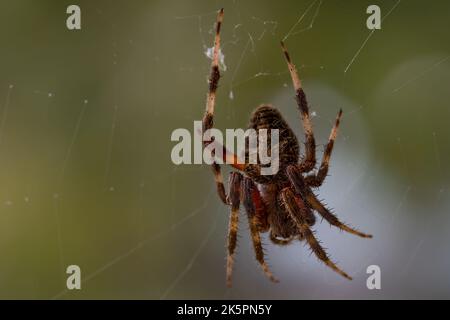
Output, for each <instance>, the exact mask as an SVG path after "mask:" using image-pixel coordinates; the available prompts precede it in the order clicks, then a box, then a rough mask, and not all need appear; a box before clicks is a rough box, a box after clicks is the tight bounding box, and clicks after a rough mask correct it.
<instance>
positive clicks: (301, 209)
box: [281, 188, 352, 280]
mask: <svg viewBox="0 0 450 320" xmlns="http://www.w3.org/2000/svg"><path fill="white" fill-rule="evenodd" d="M300 200H301V199H300ZM281 201H282V203H283V204H284V206H285V208H286V210H287V211H288V212H289V215H290V217H291V218H292V220H293V221H294V222H295V224H296V225H297V227H298V228H299V231H300V232H301V234H302V236H303V237H304V238H305V239H306V241H307V242H308V244H309V246H310V248H311V250H312V251H313V252H314V254H315V255H316V256H317V258H319V260H321V261H323V262H324V263H325V264H326V265H327V266H328V267H330V268H331V269H333V270H334V271H335V272H337V273H339V274H340V275H341V276H343V277H345V278H347V279H349V280H352V278H351V277H350V276H349V275H348V274H347V273H345V272H344V271H342V270H341V269H339V268H338V267H337V266H336V264H335V263H333V262H332V261H331V260H330V258H329V257H328V255H327V253H326V252H325V250H324V249H323V248H322V246H321V245H320V243H319V241H317V239H316V238H315V237H314V234H313V233H312V231H311V229H310V228H309V226H308V224H307V223H306V220H305V217H306V216H307V211H308V210H309V208H308V207H307V206H306V204H305V203H304V202H303V201H302V200H301V201H298V199H296V197H295V194H294V193H293V192H292V191H291V189H290V188H285V189H283V190H282V191H281Z"/></svg>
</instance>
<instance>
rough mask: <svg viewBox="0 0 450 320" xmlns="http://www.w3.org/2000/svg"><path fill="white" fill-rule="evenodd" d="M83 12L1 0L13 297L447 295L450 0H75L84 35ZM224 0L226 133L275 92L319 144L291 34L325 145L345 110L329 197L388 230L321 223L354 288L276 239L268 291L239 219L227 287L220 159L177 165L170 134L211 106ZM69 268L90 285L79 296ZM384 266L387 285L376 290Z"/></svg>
mask: <svg viewBox="0 0 450 320" xmlns="http://www.w3.org/2000/svg"><path fill="white" fill-rule="evenodd" d="M70 4H75V3H74V2H72V1H50V0H40V1H31V0H14V1H12V0H2V1H1V2H0V12H1V13H0V15H1V19H0V37H1V39H2V41H1V46H0V108H1V109H0V181H1V182H0V251H1V259H0V298H3V299H9V298H26V299H52V298H56V299H80V298H86V299H104V298H113V299H179V298H186V299H187V298H191V299H205V298H217V299H222V298H224V299H226V298H253V299H256V298H272V299H328V298H341V299H361V298H369V299H380V298H390V299H392V298H393V299H397V298H450V234H449V229H450V217H449V215H448V212H449V209H450V201H449V199H450V197H449V192H450V189H449V187H450V183H449V182H450V181H449V179H450V176H449V173H448V170H447V165H446V164H447V163H449V158H450V148H449V137H450V126H449V119H450V108H449V100H450V90H449V84H450V42H449V41H448V39H449V30H450V3H449V2H448V1H445V0H441V1H433V2H432V3H431V2H429V1H424V0H423V1H419V0H408V1H397V0H389V1H387V0H386V1H375V0H373V1H372V0H371V1H365V0H364V1H361V0H358V1H356V0H355V1H343V0H342V1H338V0H322V1H320V0H318V1H314V0H301V1H298V0H295V1H294V0H292V1H283V3H280V2H279V1H278V2H277V1H242V0H235V1H207V0H204V1H189V2H188V1H154V0H151V1H148V0H147V1H143V0H133V1H110V0H96V1H76V4H78V5H79V6H80V7H81V10H82V30H81V31H69V30H67V28H66V18H67V14H66V8H67V6H68V5H70ZM371 4H377V5H379V6H380V7H381V10H382V16H383V19H384V20H383V22H382V30H379V31H375V32H373V33H372V32H371V31H370V30H368V29H367V28H366V19H367V17H368V15H367V14H366V8H367V7H368V6H369V5H371ZM220 7H225V10H226V13H225V23H224V26H223V29H222V30H223V53H224V55H225V60H224V62H225V65H226V71H224V73H223V75H224V77H223V79H222V81H221V86H220V88H219V97H218V102H217V112H216V124H217V127H218V128H221V129H225V128H238V127H245V126H246V123H247V121H248V120H247V119H248V116H249V114H250V113H251V111H252V110H253V108H254V107H256V106H257V105H258V104H260V103H263V102H265V103H273V104H274V105H276V106H277V107H279V109H280V110H281V111H282V113H283V114H284V115H285V117H286V119H287V120H288V122H289V123H290V124H291V125H292V127H293V128H294V129H295V130H296V131H297V132H298V133H299V136H300V137H302V136H303V134H302V131H301V127H300V124H299V120H298V114H297V111H296V106H295V102H294V99H293V90H292V87H291V82H290V78H289V74H288V73H287V69H286V65H285V63H284V60H283V57H282V55H281V52H280V48H279V40H280V39H282V38H284V37H286V43H287V45H288V47H289V49H290V52H291V55H292V57H293V59H294V61H295V62H296V64H297V66H298V67H299V69H300V74H301V78H302V79H303V82H304V87H305V90H306V92H307V95H308V98H309V101H310V105H311V109H312V112H313V115H314V118H313V121H314V126H315V133H316V139H317V141H318V143H319V144H320V145H319V147H318V156H319V157H320V153H321V152H322V150H323V144H324V143H325V141H326V139H327V137H328V134H329V130H330V128H331V126H332V122H333V119H334V117H335V114H336V112H337V110H338V109H339V108H343V110H344V119H343V123H342V127H341V128H342V129H341V131H340V136H339V138H338V141H337V144H336V146H335V152H334V154H333V157H332V166H331V171H330V177H328V180H327V182H326V184H325V185H324V186H323V187H322V188H321V189H320V190H319V192H318V193H319V195H320V197H321V198H324V199H326V201H327V203H328V204H329V205H330V207H332V208H333V209H334V210H335V212H336V213H337V214H338V215H339V217H340V218H341V219H342V220H344V221H347V222H350V223H351V224H352V225H354V226H357V227H358V228H360V229H361V230H363V231H367V232H370V233H373V234H374V239H372V240H365V239H360V238H356V237H354V236H351V235H348V234H344V233H341V232H339V231H338V230H336V229H334V228H330V227H329V226H328V225H327V224H326V223H322V224H318V225H317V226H316V230H317V234H318V237H319V238H320V239H321V240H322V241H323V244H324V246H325V247H327V248H328V251H329V253H330V254H331V256H332V258H333V259H334V260H336V261H338V262H339V265H340V266H341V267H342V268H343V269H344V270H346V271H347V272H348V273H349V274H351V275H352V276H353V277H354V280H353V281H351V282H350V281H347V280H345V279H343V278H341V277H339V276H338V275H336V274H335V273H334V272H332V271H331V270H329V269H328V268H326V267H325V266H324V265H323V264H321V263H320V262H318V261H317V259H316V258H315V257H314V256H310V253H309V250H308V248H307V247H305V246H304V245H303V244H302V243H296V244H294V245H291V246H289V247H286V248H284V247H283V248H281V247H275V246H273V245H272V244H270V243H269V241H268V240H267V238H265V244H266V246H265V248H266V252H267V258H268V261H269V263H270V265H271V268H272V270H273V272H274V273H275V275H276V276H277V277H278V278H279V279H280V280H281V282H280V283H279V284H276V285H274V284H272V283H270V282H269V281H268V280H267V279H266V278H265V277H264V275H263V274H262V272H261V271H260V270H259V267H258V265H257V264H256V262H255V260H254V257H253V252H252V247H251V244H250V242H249V236H248V226H247V223H246V219H244V218H245V216H244V215H241V227H240V238H239V246H238V252H237V257H236V264H235V273H234V286H233V288H231V289H227V288H226V287H225V257H226V251H225V236H226V231H227V225H228V209H227V208H226V207H224V206H223V205H222V204H221V202H220V201H219V198H218V197H217V196H216V194H215V190H214V189H215V187H214V183H213V178H212V175H211V172H210V169H209V168H208V167H207V166H201V165H196V166H194V165H192V166H189V165H184V166H179V167H177V166H175V165H173V164H172V162H171V159H170V153H171V149H172V147H173V146H174V145H175V143H173V142H171V141H170V135H171V133H172V131H173V130H174V129H176V128H187V129H189V130H190V131H191V132H192V126H193V121H194V120H200V119H201V117H202V114H203V110H204V103H205V95H206V89H207V82H206V79H207V75H208V73H209V64H210V60H209V59H208V57H207V56H206V55H205V52H206V50H207V48H208V47H211V46H212V40H213V39H212V38H213V37H212V36H213V34H212V30H213V26H214V21H215V15H216V13H215V12H216V10H217V9H219V8H220ZM389 12H390V13H389ZM388 13H389V15H388ZM227 172H228V170H225V175H227ZM71 264H76V265H79V266H80V267H81V269H82V279H83V283H82V290H81V291H76V292H73V291H71V292H69V291H66V290H65V288H66V286H65V283H66V277H67V275H66V273H65V270H66V267H67V266H68V265H71ZM369 265H378V266H380V268H381V272H382V278H381V281H382V282H381V285H382V289H381V290H373V291H370V290H368V289H367V287H366V279H367V277H368V275H367V274H366V268H367V267H368V266H369Z"/></svg>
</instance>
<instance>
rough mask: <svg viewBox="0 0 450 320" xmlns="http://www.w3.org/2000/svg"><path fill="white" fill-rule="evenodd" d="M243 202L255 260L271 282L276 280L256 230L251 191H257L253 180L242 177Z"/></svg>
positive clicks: (254, 209) (256, 219) (256, 224)
mask: <svg viewBox="0 0 450 320" xmlns="http://www.w3.org/2000/svg"><path fill="white" fill-rule="evenodd" d="M242 192H243V203H244V207H245V211H246V212H247V217H248V224H249V226H250V234H251V237H252V242H253V248H254V250H255V255H256V260H257V261H258V263H259V264H260V265H261V268H262V269H263V271H264V273H265V274H266V276H267V277H268V278H269V279H270V280H271V281H273V282H278V280H277V279H276V278H275V277H274V276H273V274H272V272H271V271H270V269H269V266H268V265H267V263H266V261H265V260H264V250H263V246H262V242H261V235H260V233H259V230H258V217H257V215H256V208H255V204H254V202H253V196H252V195H253V193H254V192H258V190H257V189H256V186H255V184H254V183H253V181H252V180H251V179H250V178H248V177H244V179H243V181H242Z"/></svg>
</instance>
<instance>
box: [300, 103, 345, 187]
mask: <svg viewBox="0 0 450 320" xmlns="http://www.w3.org/2000/svg"><path fill="white" fill-rule="evenodd" d="M341 117H342V110H339V113H338V115H337V117H336V122H335V124H334V126H333V128H332V129H331V133H330V138H329V140H328V144H327V146H326V148H325V151H324V153H323V158H322V164H321V165H320V168H319V171H318V172H317V174H312V175H309V176H307V177H306V178H305V181H306V184H307V185H308V186H311V187H320V186H321V185H322V183H323V181H324V180H325V178H326V177H327V174H328V167H329V163H330V158H331V152H332V151H333V146H334V140H336V136H337V133H338V129H339V123H340V121H341Z"/></svg>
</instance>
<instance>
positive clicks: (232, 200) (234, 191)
mask: <svg viewBox="0 0 450 320" xmlns="http://www.w3.org/2000/svg"><path fill="white" fill-rule="evenodd" d="M241 181H242V175H241V174H240V173H238V172H232V173H231V174H230V183H229V195H228V198H227V202H228V203H229V204H230V206H231V213H230V223H229V226H228V244H227V248H228V255H227V286H228V287H231V276H232V274H233V265H234V252H235V250H236V245H237V232H238V225H239V206H240V204H241Z"/></svg>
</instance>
